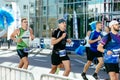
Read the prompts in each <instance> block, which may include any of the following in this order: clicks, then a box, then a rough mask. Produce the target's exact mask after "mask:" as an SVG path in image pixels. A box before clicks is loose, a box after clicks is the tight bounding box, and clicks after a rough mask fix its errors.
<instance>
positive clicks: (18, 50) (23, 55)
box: [17, 49, 28, 59]
mask: <svg viewBox="0 0 120 80" xmlns="http://www.w3.org/2000/svg"><path fill="white" fill-rule="evenodd" d="M17 53H18V56H19V57H20V58H21V59H22V58H23V57H28V53H27V52H24V50H23V49H17Z"/></svg>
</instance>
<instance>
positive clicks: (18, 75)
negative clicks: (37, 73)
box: [0, 65, 34, 80]
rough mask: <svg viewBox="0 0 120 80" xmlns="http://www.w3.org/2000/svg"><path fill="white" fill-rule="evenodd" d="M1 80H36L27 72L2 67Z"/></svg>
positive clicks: (0, 68)
mask: <svg viewBox="0 0 120 80" xmlns="http://www.w3.org/2000/svg"><path fill="white" fill-rule="evenodd" d="M0 80H34V77H33V74H32V73H31V72H29V71H27V70H24V69H19V68H12V67H8V66H3V65H0Z"/></svg>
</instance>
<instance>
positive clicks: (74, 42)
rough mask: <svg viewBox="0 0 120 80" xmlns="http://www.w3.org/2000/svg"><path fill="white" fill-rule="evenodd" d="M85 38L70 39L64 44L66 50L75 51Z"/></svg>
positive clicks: (83, 42)
mask: <svg viewBox="0 0 120 80" xmlns="http://www.w3.org/2000/svg"><path fill="white" fill-rule="evenodd" d="M84 44H85V40H84V39H76V40H72V42H71V43H70V44H69V43H67V44H66V50H68V51H75V50H76V49H77V48H78V47H79V46H80V45H84Z"/></svg>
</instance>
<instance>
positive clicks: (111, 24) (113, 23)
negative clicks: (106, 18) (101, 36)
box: [109, 20, 119, 27]
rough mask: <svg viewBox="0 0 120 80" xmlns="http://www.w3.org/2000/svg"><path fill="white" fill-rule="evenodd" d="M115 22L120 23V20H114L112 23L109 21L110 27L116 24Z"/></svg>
mask: <svg viewBox="0 0 120 80" xmlns="http://www.w3.org/2000/svg"><path fill="white" fill-rule="evenodd" d="M115 24H119V23H118V21H116V20H112V21H111V22H110V23H109V27H111V26H113V25H115Z"/></svg>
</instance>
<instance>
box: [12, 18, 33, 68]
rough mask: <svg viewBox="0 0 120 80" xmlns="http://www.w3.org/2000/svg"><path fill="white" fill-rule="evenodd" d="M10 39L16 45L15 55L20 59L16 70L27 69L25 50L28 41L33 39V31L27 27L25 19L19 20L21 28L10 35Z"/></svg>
mask: <svg viewBox="0 0 120 80" xmlns="http://www.w3.org/2000/svg"><path fill="white" fill-rule="evenodd" d="M11 39H12V40H13V41H15V42H16V43H17V53H18V55H19V57H20V62H19V66H18V68H23V69H27V68H28V65H29V61H28V52H27V49H28V47H29V46H30V45H29V43H30V40H33V39H34V35H33V30H32V29H31V28H30V27H28V21H27V19H26V18H23V19H22V20H21V28H18V29H16V30H15V31H14V32H13V33H12V34H11Z"/></svg>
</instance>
